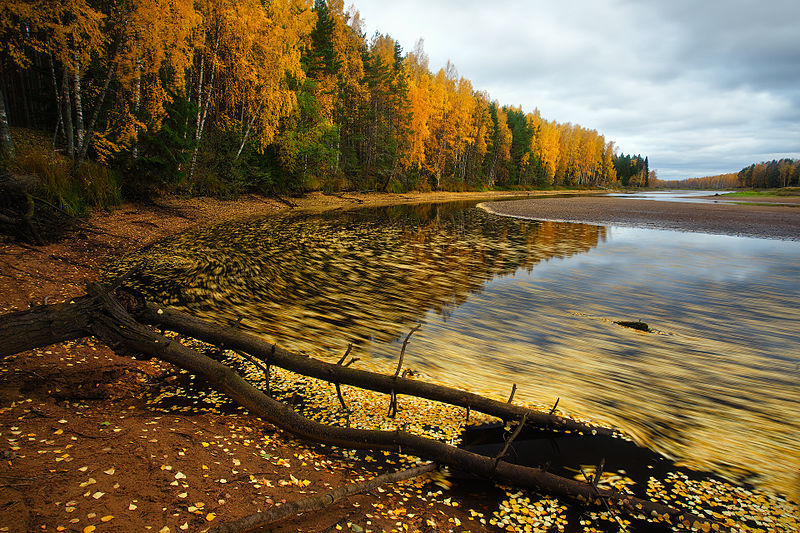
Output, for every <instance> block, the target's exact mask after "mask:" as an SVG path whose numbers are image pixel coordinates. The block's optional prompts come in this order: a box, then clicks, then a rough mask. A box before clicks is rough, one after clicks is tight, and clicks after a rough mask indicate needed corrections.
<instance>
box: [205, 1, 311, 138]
mask: <svg viewBox="0 0 800 533" xmlns="http://www.w3.org/2000/svg"><path fill="white" fill-rule="evenodd" d="M199 6H200V9H201V15H202V16H203V25H202V32H203V34H204V37H205V38H204V50H203V53H205V54H206V57H207V59H206V61H207V62H208V63H209V65H208V66H207V67H206V68H213V69H215V74H216V77H217V79H216V81H215V82H214V83H215V87H218V88H219V90H218V91H217V89H216V88H215V89H214V90H215V91H217V92H216V93H214V94H217V95H218V97H217V99H216V100H215V102H216V104H217V105H216V106H215V107H216V112H217V113H218V115H217V116H216V118H217V120H218V121H219V122H220V123H221V124H222V125H223V126H224V127H225V128H226V129H241V131H242V132H243V133H244V131H246V130H251V131H252V135H251V137H250V138H251V139H252V140H253V141H254V142H255V145H256V146H257V147H258V148H259V149H263V148H264V147H266V146H267V145H268V144H269V143H271V142H272V141H273V139H274V138H275V135H276V133H277V131H278V126H279V123H280V120H281V119H282V118H283V117H286V116H288V115H289V114H290V113H291V112H292V111H293V110H294V108H295V106H296V104H297V98H296V93H295V92H294V91H293V90H292V89H291V88H290V86H289V78H290V77H291V78H294V79H295V80H298V81H300V82H302V80H303V79H304V77H305V74H304V72H303V69H302V67H301V64H300V53H301V50H300V45H301V43H302V39H303V36H304V35H307V34H308V32H309V31H310V29H311V25H312V20H313V13H312V12H311V9H310V8H311V5H310V2H309V1H307V0H273V1H270V2H261V1H260V0H211V1H209V0H206V1H204V2H200V3H199ZM209 83H210V82H209Z"/></svg>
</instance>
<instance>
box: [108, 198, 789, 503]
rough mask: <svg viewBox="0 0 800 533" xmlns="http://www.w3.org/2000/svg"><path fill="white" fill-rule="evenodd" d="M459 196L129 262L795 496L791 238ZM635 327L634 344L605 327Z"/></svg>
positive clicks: (308, 346) (359, 350)
mask: <svg viewBox="0 0 800 533" xmlns="http://www.w3.org/2000/svg"><path fill="white" fill-rule="evenodd" d="M470 205H471V204H462V205H452V204H451V205H424V206H414V207H410V206H396V207H391V208H378V209H364V210H358V211H347V212H328V213H325V214H317V215H312V214H307V213H305V214H288V215H284V216H280V217H270V218H257V219H250V220H245V221H239V222H231V223H226V224H222V225H218V226H214V227H211V228H206V229H202V230H199V231H195V232H191V233H185V234H181V235H178V236H176V237H173V238H171V239H168V240H166V241H164V242H162V243H159V244H157V245H155V246H152V247H150V248H149V249H148V250H145V251H144V252H143V253H141V254H137V255H135V256H132V257H130V258H128V259H127V260H126V261H124V262H123V263H122V264H121V265H119V266H118V269H119V270H125V269H127V268H130V267H135V268H136V269H137V274H136V276H135V277H134V284H136V285H137V286H139V287H141V288H144V289H145V290H147V291H148V292H149V293H150V294H151V296H152V297H154V298H156V299H159V300H161V301H163V302H165V303H168V304H172V305H176V306H179V307H183V308H185V309H188V310H190V311H191V312H192V313H194V314H196V315H198V316H201V317H205V318H212V319H215V320H218V321H221V322H226V323H233V322H235V321H237V320H239V319H242V320H241V324H242V325H243V327H245V328H248V329H249V330H251V331H254V332H258V333H259V334H261V335H264V336H265V337H266V338H268V339H269V340H272V341H276V342H278V343H280V344H281V345H283V346H285V347H286V348H289V349H292V350H295V351H300V352H304V353H308V354H310V355H315V356H321V357H336V358H338V357H339V356H340V355H341V353H342V352H343V351H344V349H345V348H346V346H347V345H348V343H353V344H354V353H356V354H358V356H359V357H362V358H363V357H371V358H374V359H385V360H386V361H387V362H388V361H396V358H397V355H398V353H399V345H400V343H401V342H402V339H403V337H404V336H405V334H406V333H407V332H408V331H409V330H410V329H411V328H412V327H413V326H414V325H416V324H417V323H422V328H421V329H420V331H419V332H418V333H416V334H415V335H414V338H413V341H412V342H411V343H410V344H409V346H408V349H407V352H406V358H405V360H406V366H408V367H411V368H415V369H418V370H423V371H424V372H425V373H426V374H428V375H431V376H433V377H435V378H436V379H438V380H440V381H447V382H450V383H451V384H453V385H455V386H460V387H466V388H469V389H471V390H476V391H488V392H491V393H494V394H496V395H500V396H506V395H507V394H508V392H509V390H510V389H511V386H512V384H516V385H517V386H518V392H517V398H520V399H521V400H525V401H529V402H532V403H536V404H541V405H546V404H552V403H553V402H554V401H555V399H556V398H560V402H559V407H560V408H562V409H564V410H565V411H566V412H568V413H570V414H573V415H578V416H585V417H590V418H593V419H597V420H601V421H605V422H607V423H610V424H613V425H614V426H616V427H619V428H621V429H623V430H624V431H626V432H627V433H629V434H630V435H632V436H634V437H635V438H636V440H637V441H638V442H640V443H643V444H646V445H648V446H650V447H652V448H654V449H656V450H658V451H660V452H662V453H665V454H667V455H669V456H671V457H673V458H676V459H679V460H680V461H682V462H684V463H686V464H688V465H691V466H694V467H698V468H703V469H710V470H713V471H716V472H718V473H720V474H723V475H726V476H728V477H730V478H734V479H737V480H740V481H749V482H751V483H754V484H756V485H758V486H761V487H764V488H768V489H771V490H774V491H777V492H781V493H784V494H787V495H790V496H792V497H794V498H797V497H798V495H799V494H800V474H798V472H799V471H800V383H799V379H798V378H800V365H799V363H800V359H798V350H797V347H798V346H799V345H800V342H798V341H800V333H798V331H797V324H798V323H800V284H799V283H798V280H800V243H798V242H791V241H778V240H766V239H751V238H740V237H728V236H716V235H706V234H697V233H679V232H671V231H657V230H647V229H634V228H616V227H611V228H606V227H601V226H593V225H586V224H571V223H556V222H535V221H525V220H517V219H511V218H504V217H500V216H496V215H492V214H488V213H486V212H484V211H482V210H479V209H476V208H474V207H470ZM618 320H643V321H645V322H647V323H648V324H649V325H650V327H651V328H653V329H654V330H655V331H654V332H653V333H641V332H637V331H634V330H631V329H627V328H624V327H621V326H619V325H617V324H615V323H614V322H615V321H618Z"/></svg>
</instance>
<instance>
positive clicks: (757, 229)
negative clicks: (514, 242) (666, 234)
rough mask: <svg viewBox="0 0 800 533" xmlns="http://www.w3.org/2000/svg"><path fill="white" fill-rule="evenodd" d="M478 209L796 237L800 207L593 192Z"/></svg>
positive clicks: (533, 216) (542, 217) (538, 217)
mask: <svg viewBox="0 0 800 533" xmlns="http://www.w3.org/2000/svg"><path fill="white" fill-rule="evenodd" d="M737 200H740V199H737ZM743 200H748V199H743ZM481 207H482V208H484V209H486V210H487V211H489V212H492V213H496V214H499V215H506V216H514V217H520V218H527V219H533V220H556V221H565V222H585V223H589V224H598V225H611V226H631V227H642V228H651V229H669V230H676V231H693V232H700V233H714V234H720V235H737V236H743V237H759V238H768V239H788V240H800V207H798V206H795V205H786V206H774V205H742V204H735V203H728V202H720V203H715V204H702V203H688V202H666V201H655V200H637V199H630V198H618V197H597V196H595V197H577V198H537V199H527V200H514V201H507V202H485V203H483V204H481Z"/></svg>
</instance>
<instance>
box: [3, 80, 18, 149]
mask: <svg viewBox="0 0 800 533" xmlns="http://www.w3.org/2000/svg"><path fill="white" fill-rule="evenodd" d="M2 75H3V71H2V70H0V76H2ZM4 81H5V80H3V79H2V77H0V155H2V157H3V158H8V159H11V158H13V157H14V156H15V155H16V150H15V149H14V140H13V139H12V138H11V128H9V126H8V115H7V114H6V100H5V93H4V92H3V85H4Z"/></svg>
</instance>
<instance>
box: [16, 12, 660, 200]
mask: <svg viewBox="0 0 800 533" xmlns="http://www.w3.org/2000/svg"><path fill="white" fill-rule="evenodd" d="M0 18H1V19H2V29H0V31H1V32H2V35H0V76H2V79H1V80H0V90H2V92H3V95H2V97H0V105H3V106H4V108H3V109H0V111H2V113H0V115H2V124H0V125H1V126H2V139H3V151H4V153H5V154H6V155H10V154H13V153H15V152H14V151H15V146H14V141H13V138H14V136H13V135H10V132H11V131H17V130H19V129H22V128H24V129H25V131H37V132H46V139H47V144H48V145H49V147H50V152H51V154H53V153H55V154H57V156H58V158H59V159H60V160H62V161H65V162H68V163H63V164H64V165H68V166H69V167H70V169H71V170H70V172H71V174H72V175H82V176H84V177H83V180H84V181H85V182H87V183H88V182H92V183H94V182H95V181H102V180H101V179H99V178H98V176H99V175H101V174H103V172H105V171H106V170H107V169H110V170H109V171H108V176H106V179H107V181H108V180H111V181H114V182H116V181H118V182H119V186H120V187H121V190H122V193H123V194H124V195H125V196H127V197H130V198H135V197H139V196H143V195H149V194H152V193H153V191H178V192H182V193H187V194H199V195H216V196H220V197H230V196H235V195H236V194H238V193H239V192H243V191H256V192H262V193H271V192H276V191H304V190H354V189H355V190H379V191H395V192H399V191H407V190H423V191H424V190H430V189H441V190H465V189H488V188H492V187H504V188H516V187H553V186H568V187H582V186H604V185H606V184H612V183H615V182H618V181H619V183H621V184H622V185H624V186H628V185H630V186H635V185H647V184H648V179H649V177H650V173H649V169H648V164H647V160H646V158H643V157H641V156H625V155H624V154H623V155H620V154H617V153H616V150H615V146H614V143H613V142H612V141H607V140H606V139H605V138H604V136H603V135H601V134H600V133H598V132H597V131H594V130H589V129H586V128H583V127H581V126H578V125H575V124H571V123H558V122H554V121H550V120H547V119H545V118H543V117H542V116H541V115H540V113H539V111H538V110H535V109H534V110H532V111H531V110H523V109H522V108H519V107H514V106H512V105H506V104H502V103H499V102H497V101H494V100H492V98H491V97H490V95H488V94H486V93H485V92H483V91H481V90H480V89H479V88H476V87H474V86H473V85H472V83H471V82H470V81H469V80H468V79H465V78H464V77H462V76H460V75H459V74H458V71H457V70H456V68H455V66H453V65H452V64H447V65H446V66H445V67H444V68H441V69H439V70H436V71H433V70H431V67H430V65H429V62H428V58H427V57H426V54H425V51H424V47H423V43H422V41H419V42H418V43H417V45H416V46H415V47H414V49H413V50H411V51H404V50H403V49H402V48H401V46H400V45H399V44H398V43H397V42H396V41H395V40H393V39H392V38H391V37H389V36H388V35H383V34H380V33H376V34H375V35H373V36H370V37H367V36H366V35H365V34H364V30H363V23H362V20H361V19H360V17H359V14H358V12H357V11H352V10H346V9H345V8H344V5H343V2H342V0H328V1H325V0H316V1H315V2H314V3H313V5H312V3H311V2H310V1H308V0H268V1H261V0H169V1H167V0H127V1H122V2H119V1H108V0H60V1H56V0H44V1H30V0H26V1H18V2H8V1H3V3H2V8H0ZM9 126H11V130H9ZM23 155H24V154H19V156H20V157H18V158H17V159H18V160H19V162H18V164H20V165H23V166H24V165H25V164H26V159H25V157H23ZM29 164H30V163H29ZM98 169H102V171H100V170H98ZM87 176H88V177H87ZM95 178H96V179H95ZM98 195H99V193H98V194H95V197H97V196H98Z"/></svg>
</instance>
